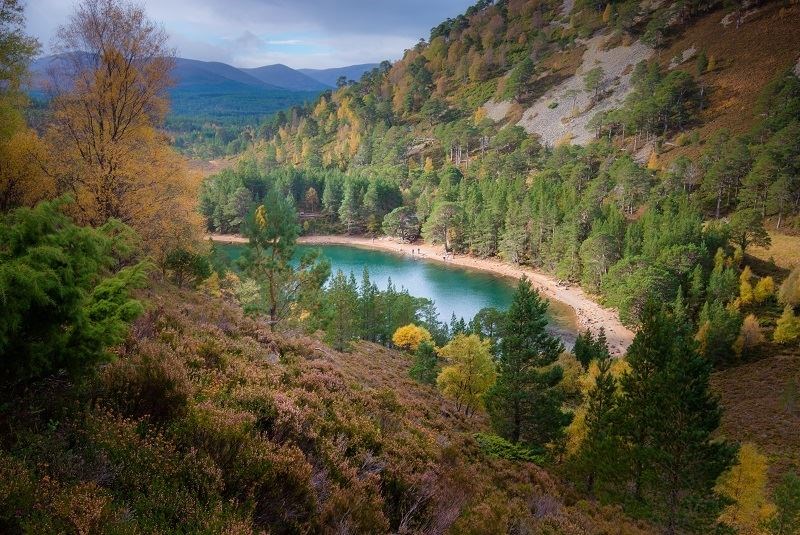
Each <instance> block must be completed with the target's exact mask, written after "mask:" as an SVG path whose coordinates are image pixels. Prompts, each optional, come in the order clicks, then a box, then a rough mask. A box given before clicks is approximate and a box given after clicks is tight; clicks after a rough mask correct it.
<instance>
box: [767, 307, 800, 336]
mask: <svg viewBox="0 0 800 535" xmlns="http://www.w3.org/2000/svg"><path fill="white" fill-rule="evenodd" d="M798 338H800V318H798V317H797V316H795V314H794V310H793V309H792V307H791V306H789V305H786V307H785V308H784V309H783V314H781V317H780V318H778V322H777V323H776V325H775V332H774V333H772V339H773V340H774V341H775V342H778V343H779V344H788V343H791V342H794V341H795V340H797V339H798Z"/></svg>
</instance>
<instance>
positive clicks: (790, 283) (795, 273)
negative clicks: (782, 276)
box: [778, 266, 800, 307]
mask: <svg viewBox="0 0 800 535" xmlns="http://www.w3.org/2000/svg"><path fill="white" fill-rule="evenodd" d="M778 300H779V301H780V302H781V303H782V304H784V305H791V306H793V307H796V306H798V305H800V266H798V267H796V268H794V269H793V270H792V272H791V273H789V276H788V277H786V280H784V281H783V284H781V288H780V290H779V291H778Z"/></svg>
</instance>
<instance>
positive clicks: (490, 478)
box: [0, 0, 800, 535]
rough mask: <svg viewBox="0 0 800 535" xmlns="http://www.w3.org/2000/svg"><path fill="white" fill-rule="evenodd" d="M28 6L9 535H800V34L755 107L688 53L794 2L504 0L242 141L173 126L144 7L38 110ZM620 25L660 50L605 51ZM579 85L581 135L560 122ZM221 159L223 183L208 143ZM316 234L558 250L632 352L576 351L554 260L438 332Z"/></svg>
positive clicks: (463, 247)
mask: <svg viewBox="0 0 800 535" xmlns="http://www.w3.org/2000/svg"><path fill="white" fill-rule="evenodd" d="M23 7H24V6H23V4H22V3H21V2H18V1H16V0H6V1H5V2H3V3H1V4H0V118H2V119H1V120H0V309H1V310H2V314H0V367H1V368H2V380H0V531H2V532H8V533H80V534H88V533H162V532H163V533H173V532H180V533H237V534H238V533H340V534H343V533H475V534H484V533H564V534H572V533H597V534H601V533H612V532H613V533H625V534H639V533H669V534H676V533H742V534H775V535H778V534H780V535H790V534H796V533H800V477H798V475H797V473H798V471H800V461H798V458H800V457H799V456H800V449H798V448H800V440H798V438H797V433H796V430H797V425H798V419H799V418H800V412H799V411H798V410H797V408H796V405H797V396H798V393H797V392H798V381H797V380H795V379H793V378H792V376H793V375H797V374H798V373H800V366H798V362H799V361H800V345H798V344H800V317H798V311H799V310H800V265H795V266H791V265H787V264H784V263H783V262H782V261H776V260H775V259H769V260H764V259H761V258H760V257H757V256H755V255H754V252H755V251H756V250H759V251H761V250H769V251H773V250H774V247H773V248H771V249H767V248H769V247H770V245H771V242H772V241H773V240H775V241H777V240H779V239H780V240H783V239H784V238H786V237H787V235H786V233H787V232H789V233H791V232H794V231H795V230H796V229H797V226H798V224H799V222H800V135H798V134H800V131H799V130H800V78H798V73H797V72H796V69H795V70H792V67H793V66H794V62H796V61H797V57H796V50H794V51H793V52H792V54H794V56H792V58H791V62H789V61H788V60H787V62H786V65H779V66H777V67H776V68H775V72H773V73H772V76H771V79H769V80H767V79H765V80H761V84H760V85H761V87H760V88H759V96H758V99H757V105H756V106H754V108H753V109H752V110H748V114H749V115H748V117H749V119H748V120H747V121H746V122H745V123H744V124H743V123H735V124H734V123H733V122H731V124H730V127H729V128H722V127H719V128H717V123H714V121H717V120H720V119H719V118H720V117H723V118H725V117H729V116H732V115H741V112H740V111H738V110H737V111H734V112H730V111H725V110H728V109H729V108H730V106H728V107H727V108H726V107H724V106H722V105H721V104H720V98H719V95H720V93H723V92H724V91H725V88H724V87H723V84H721V83H720V80H721V79H722V78H721V77H722V76H727V75H728V73H730V72H731V70H733V69H735V67H733V66H732V64H731V63H730V61H732V58H726V57H721V56H719V55H717V53H716V52H714V51H713V50H712V49H711V48H709V50H705V49H703V48H702V46H700V45H702V44H703V43H702V42H701V43H698V47H697V49H696V50H695V51H694V52H693V53H692V54H690V59H684V54H683V53H681V54H680V57H677V56H676V57H671V55H670V54H666V53H660V52H662V51H666V50H671V47H672V46H673V44H674V43H678V42H679V41H680V40H681V39H682V36H683V35H684V34H685V33H687V32H692V31H695V28H697V27H701V26H702V25H703V24H704V21H706V20H707V19H710V18H712V17H713V18H715V22H714V24H715V25H719V24H718V22H717V19H723V20H728V24H727V25H726V26H724V28H726V30H725V31H731V32H734V31H735V32H748V31H752V30H751V29H752V28H753V27H754V26H753V25H758V24H761V25H763V24H770V25H772V26H773V27H779V26H780V24H785V23H786V22H785V21H787V20H796V17H798V16H800V7H799V6H798V5H796V4H781V3H777V2H776V3H765V4H763V5H762V4H751V5H749V6H748V7H744V6H739V5H728V4H724V3H717V2H713V1H711V2H693V1H684V2H674V3H645V4H641V3H640V2H634V1H622V2H610V3H602V2H601V3H597V2H585V1H582V0H577V1H576V2H575V3H574V5H573V4H572V3H571V2H566V3H564V4H562V3H560V2H546V1H537V0H499V1H496V2H493V1H491V0H481V1H480V2H478V3H477V4H476V5H474V6H473V7H470V8H469V9H468V10H467V12H466V13H465V14H463V15H459V16H457V17H455V18H453V19H448V20H447V21H445V22H443V23H442V24H440V25H439V26H437V27H435V28H433V29H432V30H431V34H430V37H429V38H428V39H427V40H422V41H420V43H419V44H418V45H417V46H415V47H414V48H413V49H411V50H407V51H406V53H405V55H404V56H403V58H402V59H400V60H399V61H397V62H395V63H394V64H391V63H389V62H384V63H382V64H380V66H378V67H376V68H375V69H374V70H372V71H371V72H368V73H367V74H365V75H364V76H363V78H362V79H361V80H360V81H358V82H356V83H353V84H342V85H341V86H340V87H339V88H338V89H337V90H336V91H332V92H326V93H325V94H323V95H321V96H320V97H319V98H318V99H317V100H315V101H314V102H313V103H309V104H307V105H304V106H294V107H292V108H290V109H288V110H283V111H280V112H278V113H275V114H274V115H272V116H271V117H270V118H269V119H268V120H265V121H263V122H261V124H260V125H259V126H258V127H257V128H256V127H251V126H248V127H247V128H239V127H237V126H235V125H232V126H231V130H230V131H228V132H225V131H222V130H220V131H215V133H214V134H213V136H214V137H213V139H215V141H213V142H211V141H209V140H210V139H212V138H211V136H210V135H209V134H208V132H205V133H203V132H204V131H203V130H200V131H198V132H199V133H198V136H199V137H198V138H197V139H195V140H190V139H184V140H180V139H175V138H174V137H173V138H171V137H170V136H169V135H168V134H167V133H166V132H167V131H168V129H169V124H168V122H167V121H166V117H167V113H168V108H169V104H170V102H169V95H170V93H169V90H170V87H171V85H170V84H171V80H170V77H169V72H170V69H171V67H172V65H173V56H172V53H171V51H170V49H169V47H168V46H167V43H168V36H167V35H166V33H165V31H164V30H163V29H162V27H161V26H160V25H159V24H158V23H157V22H155V21H153V20H151V19H149V18H148V16H147V14H146V12H145V11H144V8H142V7H140V6H138V5H136V4H131V3H127V2H125V1H122V0H83V1H81V2H80V3H78V4H77V5H76V7H75V10H74V12H73V14H72V16H71V17H70V18H69V19H68V20H65V21H62V22H63V25H62V26H61V27H60V29H59V31H58V33H57V40H56V44H55V45H54V46H55V47H56V48H57V49H58V50H59V51H60V52H63V53H65V54H64V56H63V57H64V58H66V59H65V61H63V62H61V65H60V70H59V71H57V72H54V73H53V76H58V77H60V78H59V79H61V80H68V81H69V83H64V84H54V87H55V88H57V89H58V91H56V93H55V94H54V95H53V96H52V98H50V99H49V100H48V101H47V102H42V101H36V102H35V103H33V104H31V102H29V100H28V97H27V96H26V94H25V93H24V87H25V81H26V76H27V68H28V65H29V64H30V62H31V60H32V58H33V57H34V56H35V55H36V54H37V53H38V52H39V50H40V45H39V43H37V42H36V40H35V39H33V38H31V37H29V36H27V35H26V34H25V33H24V31H23V28H24V27H25V24H24V23H25V20H24V9H23ZM753 10H755V11H753ZM754 13H755V14H754ZM754 17H755V19H754ZM759 17H760V18H759ZM793 17H794V19H793ZM715 28H716V26H715ZM782 38H783V39H786V40H791V39H796V36H794V35H789V34H788V33H787V34H786V35H784V36H782ZM598 39H601V40H602V41H603V45H602V48H603V50H604V51H614V50H616V49H618V48H622V49H624V50H623V52H626V51H630V50H634V49H637V50H646V51H647V50H651V51H656V53H654V54H651V55H648V54H650V53H649V52H648V54H645V55H647V57H646V58H644V59H641V60H637V61H635V62H634V63H633V64H630V65H627V66H624V69H619V70H620V72H621V73H620V74H613V75H612V74H609V72H606V70H605V69H604V68H603V67H602V66H600V64H599V63H598V64H597V66H592V68H590V69H579V66H580V65H581V64H580V63H579V61H578V60H579V59H580V57H581V56H582V54H584V53H595V52H597V51H596V50H595V49H593V48H591V47H590V45H588V44H587V43H595V44H596V43H597V42H599V41H598ZM709 42H711V38H709ZM592 46H594V45H592ZM676 46H681V47H682V46H683V45H676ZM637 47H644V48H637ZM593 51H594V52H593ZM626 53H627V52H626ZM742 54H743V56H744V54H745V53H744V52H743V53H742ZM742 61H744V60H742ZM593 65H594V64H593ZM602 65H606V64H602ZM609 69H610V67H609ZM615 72H616V71H615ZM622 72H624V74H622ZM562 84H564V85H562ZM575 84H578V86H579V87H581V88H582V89H581V90H580V91H578V90H577V89H571V90H570V89H567V90H565V91H564V92H561V89H559V91H557V92H556V93H557V94H558V98H554V97H553V95H555V94H556V93H553V92H552V91H551V90H552V89H553V88H554V87H560V88H573V87H577V86H575ZM623 86H624V87H625V90H624V91H622V89H621V88H622V87H623ZM731 98H732V97H731V96H730V95H727V96H725V98H723V100H725V99H727V100H728V101H729V100H730V99H731ZM537 106H538V108H537ZM569 106H571V109H570V110H569V111H567V112H566V113H567V114H568V115H570V116H571V117H572V118H571V119H569V120H567V121H566V122H564V123H563V124H569V125H571V124H573V123H571V122H570V121H572V120H576V121H578V119H580V120H579V121H578V123H575V124H580V125H581V128H583V130H581V131H578V130H575V131H570V132H569V135H562V134H558V136H559V139H558V140H557V142H554V143H551V142H550V141H548V140H549V139H551V138H552V137H553V136H552V135H551V134H552V133H543V132H538V131H536V129H535V123H536V116H535V114H534V113H531V112H530V111H529V110H530V109H539V110H540V112H541V113H545V112H544V111H543V110H551V111H552V110H557V109H559V108H561V110H562V111H563V109H564V107H569ZM498 107H499V108H502V109H506V110H507V113H504V114H501V113H499V112H498V111H497V110H498ZM198 111H199V110H198ZM726 114H728V115H726ZM726 120H727V119H726ZM581 121H583V122H581ZM532 125H533V126H532ZM708 125H711V126H712V127H713V132H708V131H707V130H704V128H705V127H706V126H708ZM203 129H206V127H205V126H204V127H203ZM226 136H227V137H226ZM548 136H549V137H548ZM200 138H206V140H205V141H198V139H200ZM217 139H218V141H216V140H217ZM225 140H227V141H225ZM193 144H194V145H193ZM207 144H208V145H209V146H211V145H213V146H214V147H217V148H213V150H212V149H208V148H207V147H206V148H203V147H204V146H205V145H207ZM223 145H224V146H225V149H224V150H225V151H228V152H231V153H233V152H239V151H240V150H241V151H242V153H241V155H240V157H239V158H238V162H237V164H236V165H235V166H233V167H232V168H230V169H226V170H224V171H222V172H220V173H218V174H216V175H213V176H210V177H207V178H205V179H203V178H201V177H200V176H198V175H197V173H195V172H192V171H191V170H190V168H189V165H188V162H187V161H186V159H185V158H184V157H183V156H182V155H181V154H180V153H179V152H178V150H182V151H184V152H187V151H188V152H191V151H195V153H196V154H198V155H200V154H201V155H203V156H205V157H214V156H217V155H218V154H219V152H217V151H219V150H222V149H220V148H219V147H222V146H223ZM207 150H211V152H205V151H207ZM776 231H781V232H780V233H779V232H776ZM208 232H211V233H226V234H229V233H238V234H241V235H242V236H244V237H246V238H247V244H246V245H244V246H243V249H244V252H243V254H242V255H241V257H240V258H239V259H238V260H236V261H235V263H231V262H230V261H228V260H226V257H225V255H223V254H221V252H220V251H219V250H218V247H216V246H214V245H213V243H212V242H209V241H207V240H205V239H204V234H206V233H208ZM313 233H336V234H366V235H371V236H379V235H387V236H388V237H390V238H392V239H397V240H400V241H404V242H417V241H418V240H420V239H422V240H424V241H425V242H426V243H428V244H436V245H438V246H440V247H442V248H443V250H444V251H445V252H454V253H458V254H470V255H473V256H475V257H481V258H498V259H500V260H502V261H504V262H507V263H510V264H519V265H526V266H530V267H533V268H536V269H538V270H541V271H544V272H547V273H551V274H553V275H555V276H556V277H557V278H558V279H559V280H562V281H564V282H567V283H572V284H576V285H580V286H581V287H582V288H583V289H584V290H585V291H586V292H588V293H589V294H590V295H592V296H594V297H596V298H597V299H600V300H602V302H603V303H604V304H606V305H608V306H609V307H612V308H613V309H615V310H617V311H618V313H619V317H620V319H621V320H622V321H623V322H625V323H626V324H627V325H629V326H630V327H631V328H632V329H633V330H635V333H636V334H635V338H634V339H633V342H632V344H631V345H630V347H629V348H628V349H627V353H626V354H625V355H624V356H620V357H614V356H612V355H611V352H610V350H609V347H608V346H607V343H606V338H605V333H604V331H603V329H602V328H600V329H596V330H595V329H592V330H586V331H585V332H581V333H579V335H578V338H577V341H576V343H575V344H574V347H565V346H564V344H563V343H562V341H561V340H559V339H558V338H557V337H555V336H554V335H553V334H552V333H551V332H550V331H549V330H548V328H547V323H548V306H549V305H548V301H547V300H546V299H545V298H544V297H542V295H540V293H539V292H538V291H537V290H536V289H535V287H534V286H533V285H532V284H531V281H529V280H528V279H527V278H525V277H523V278H522V279H520V280H519V281H518V283H517V285H516V289H515V291H514V294H513V298H512V300H511V304H510V306H509V307H508V308H507V309H505V310H498V309H494V308H485V309H483V310H481V311H480V312H479V313H478V314H476V315H475V317H474V318H456V317H455V316H453V317H452V318H451V319H450V321H449V322H447V321H443V320H442V319H441V318H439V315H438V313H437V311H436V307H435V303H433V302H431V301H430V300H428V299H424V298H420V297H417V296H414V295H412V293H411V292H410V291H409V290H407V289H403V288H396V287H395V286H393V285H392V284H389V285H388V287H386V288H379V287H378V286H377V285H376V284H375V283H374V282H373V281H372V279H371V277H370V273H369V272H368V270H366V269H365V270H364V271H363V272H362V273H343V272H341V271H338V272H336V273H332V272H331V267H330V263H329V262H328V261H327V260H326V259H325V258H324V257H323V256H322V255H321V254H320V253H319V251H315V250H311V251H310V252H306V253H304V254H302V255H299V254H298V247H297V245H298V239H299V237H300V236H301V235H302V234H313ZM790 237H791V236H790ZM792 243H795V244H796V242H792ZM759 365H763V366H764V367H766V368H767V369H768V370H770V371H771V373H772V375H770V376H768V377H770V381H771V382H769V383H766V382H765V381H763V380H762V381H761V382H759V383H758V387H757V388H742V387H741V385H749V384H751V381H753V379H752V376H751V375H748V374H751V373H754V372H752V369H753V367H757V366H759ZM758 377H759V378H760V377H762V376H758ZM792 381H794V382H792ZM731 384H733V386H731ZM737 386H738V387H739V388H738V390H737ZM743 390H748V391H746V392H745V391H743ZM774 399H778V401H775V402H774V403H773V401H772V400H774ZM731 422H734V423H731Z"/></svg>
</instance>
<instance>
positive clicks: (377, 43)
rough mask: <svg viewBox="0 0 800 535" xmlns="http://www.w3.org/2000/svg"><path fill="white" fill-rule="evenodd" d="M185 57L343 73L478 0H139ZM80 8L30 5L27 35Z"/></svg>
mask: <svg viewBox="0 0 800 535" xmlns="http://www.w3.org/2000/svg"><path fill="white" fill-rule="evenodd" d="M139 1H141V2H143V5H144V6H145V7H146V9H147V12H148V14H149V15H150V16H151V17H152V18H153V19H155V20H156V21H159V22H161V23H162V24H163V25H164V27H165V29H166V30H167V32H168V33H169V34H170V36H171V39H172V43H173V45H174V46H175V47H176V48H177V49H178V53H179V54H180V55H181V56H184V57H189V58H193V59H202V60H213V61H225V62H232V63H233V64H235V65H238V66H243V67H252V66H258V65H264V64H269V63H275V62H280V63H285V64H287V65H289V66H292V67H317V68H320V67H336V66H342V65H348V64H353V63H366V62H378V61H381V60H383V59H396V58H398V57H400V56H401V55H402V53H403V50H405V49H406V48H409V47H411V46H413V45H414V44H415V43H416V42H417V41H418V40H419V38H420V37H427V35H428V33H429V31H430V28H431V27H432V26H435V25H436V24H438V23H439V22H441V21H442V20H444V19H446V18H447V17H454V16H456V15H458V14H459V13H461V12H463V11H464V9H466V7H467V6H469V5H470V4H472V3H473V1H474V0H402V1H397V0H193V1H180V0H139ZM73 5H74V3H73V2H71V1H68V0H29V4H28V9H27V19H28V31H29V32H30V33H32V34H33V35H36V36H37V37H39V38H40V39H41V40H43V41H44V42H45V44H46V43H47V42H49V40H50V38H51V37H52V35H53V34H54V32H55V28H56V27H57V26H58V25H59V24H63V23H64V22H66V20H67V18H68V16H69V13H70V12H71V11H72V7H73Z"/></svg>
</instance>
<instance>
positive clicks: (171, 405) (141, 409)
mask: <svg viewBox="0 0 800 535" xmlns="http://www.w3.org/2000/svg"><path fill="white" fill-rule="evenodd" d="M97 385H98V386H97V390H96V393H95V397H96V399H98V400H101V401H102V403H103V404H104V405H105V406H107V407H110V408H113V409H114V410H116V411H119V412H120V413H121V414H124V415H125V416H128V417H131V418H142V417H148V418H150V419H151V421H153V422H154V423H163V422H168V421H170V420H172V419H174V418H177V417H179V416H182V415H183V414H184V413H185V411H186V407H187V404H188V400H189V397H190V395H191V386H190V383H189V377H188V374H187V371H186V367H185V365H184V362H183V361H182V360H181V359H179V358H177V357H176V356H175V355H174V354H173V353H165V352H161V351H158V349H156V347H155V346H154V345H151V344H150V343H142V344H140V345H139V352H138V353H137V354H136V356H134V357H132V358H130V359H127V360H120V361H117V362H115V363H113V364H112V365H110V366H107V367H106V368H104V369H103V371H102V373H101V374H100V376H99V378H98V381H97Z"/></svg>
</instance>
